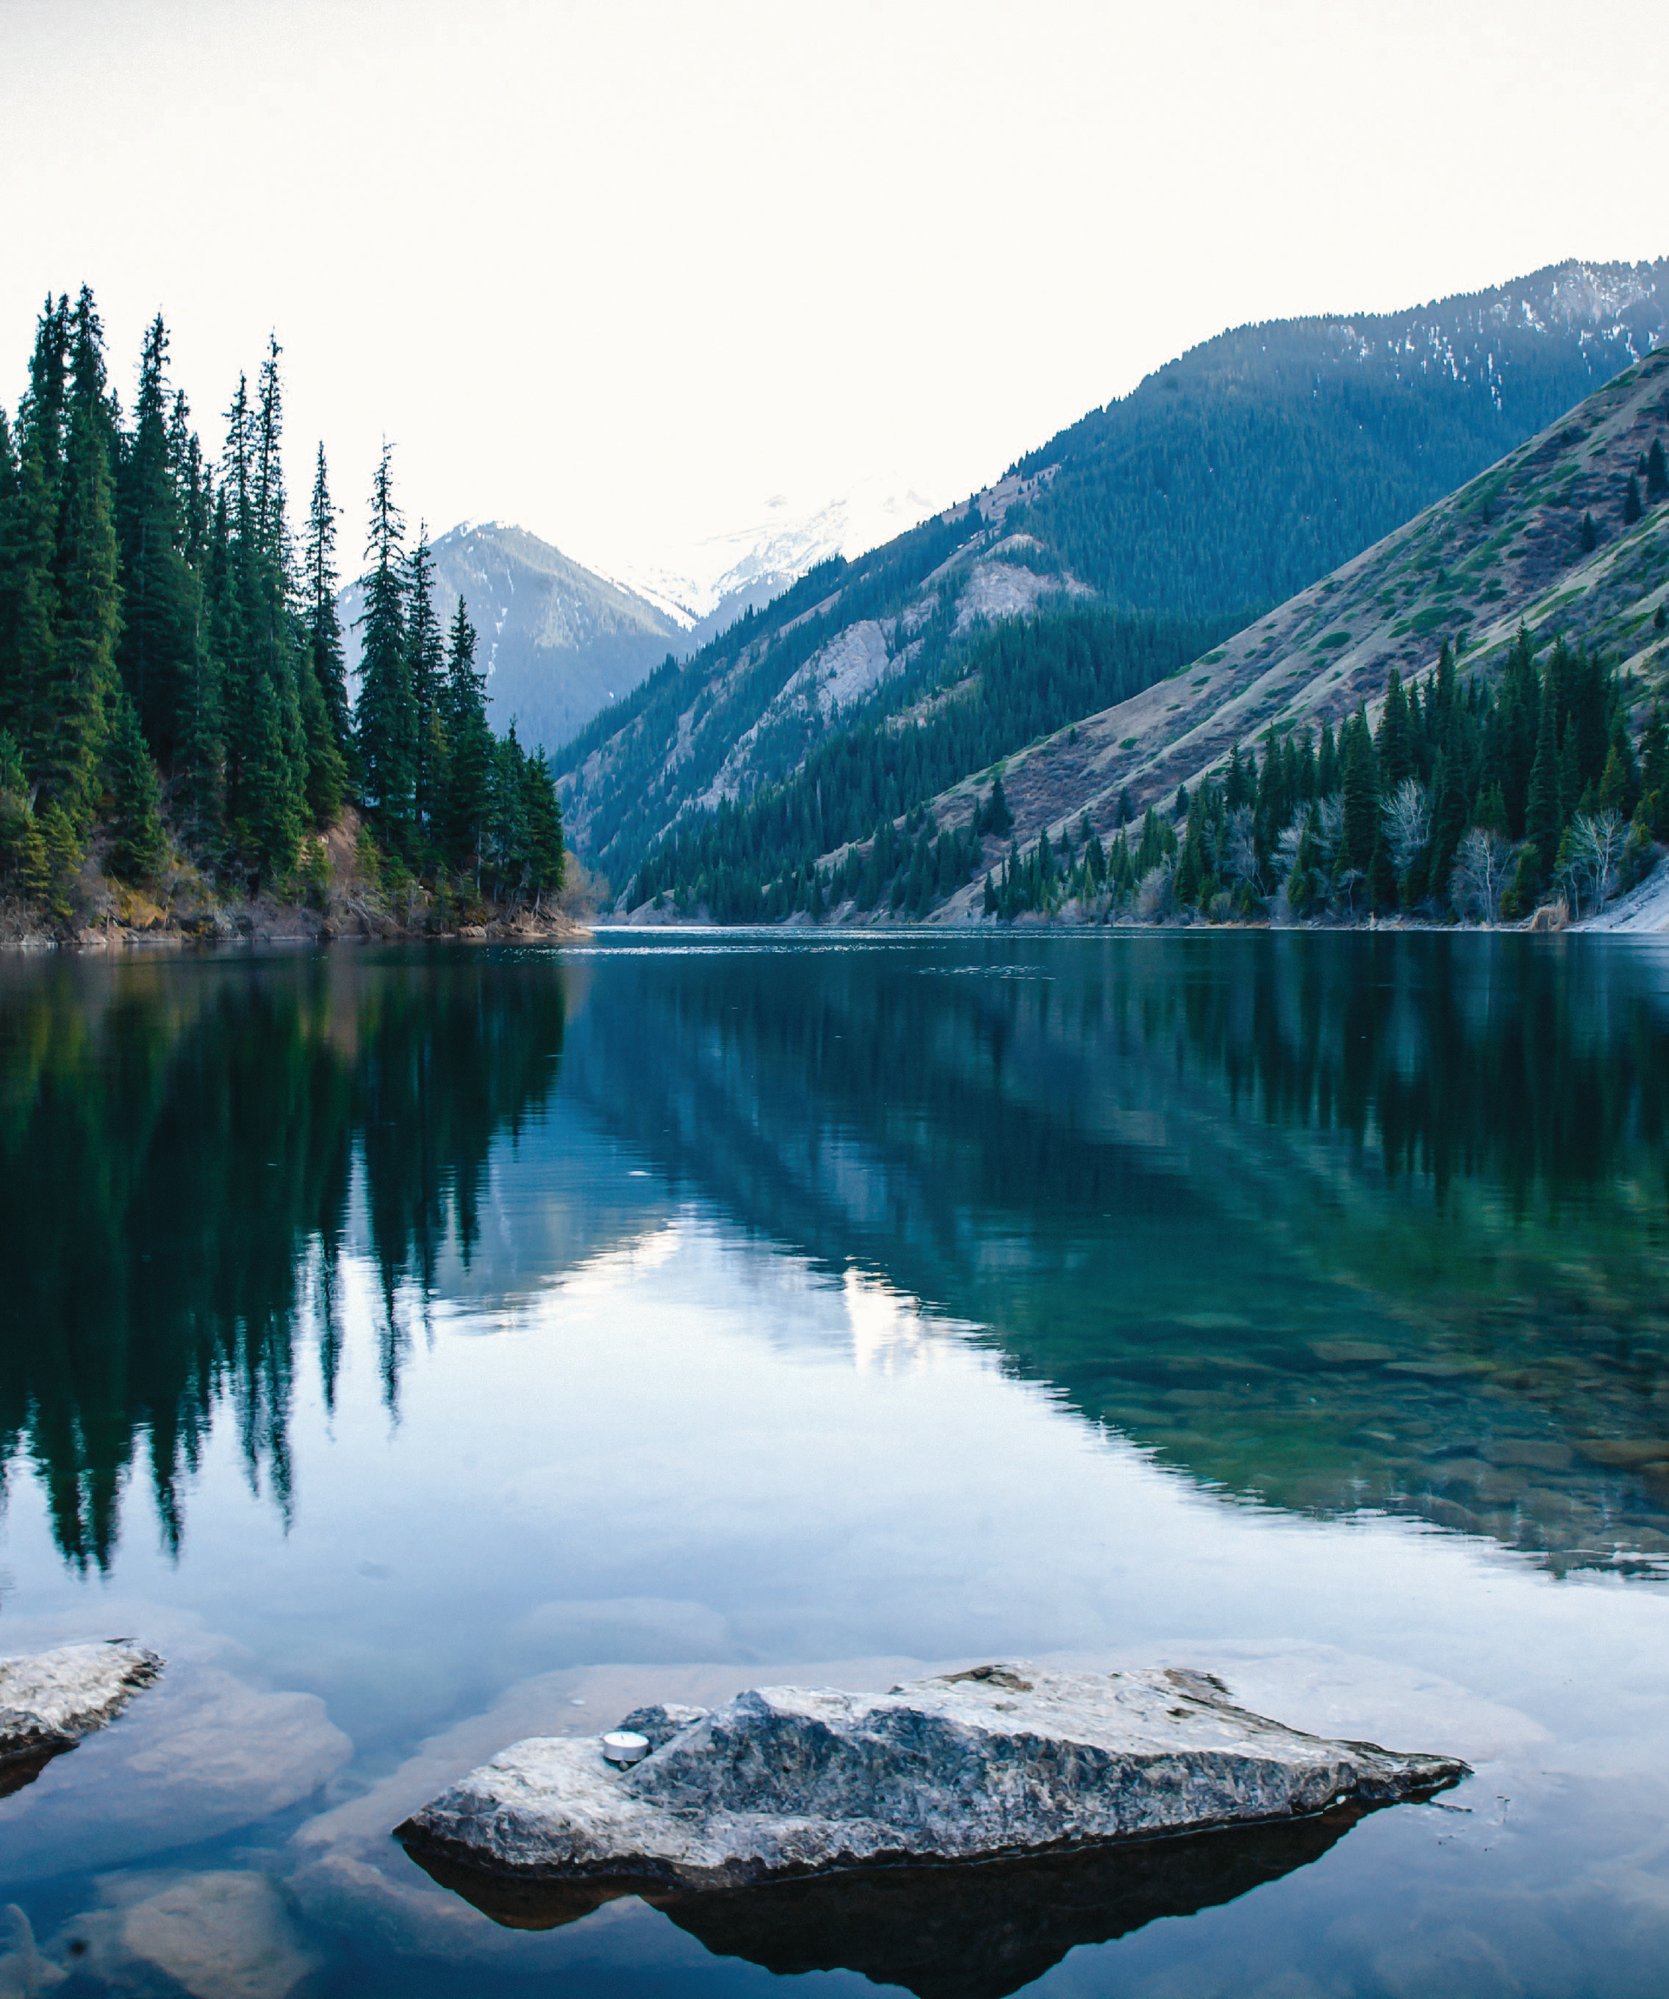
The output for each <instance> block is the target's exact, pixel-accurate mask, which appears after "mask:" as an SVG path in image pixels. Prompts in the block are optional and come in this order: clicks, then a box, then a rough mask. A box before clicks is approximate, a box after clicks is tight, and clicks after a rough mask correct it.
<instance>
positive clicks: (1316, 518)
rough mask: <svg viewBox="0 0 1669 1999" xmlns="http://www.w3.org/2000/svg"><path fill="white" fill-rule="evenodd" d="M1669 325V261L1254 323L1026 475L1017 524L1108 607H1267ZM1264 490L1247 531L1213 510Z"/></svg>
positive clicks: (1545, 420)
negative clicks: (1340, 314) (1032, 483)
mask: <svg viewBox="0 0 1669 1999" xmlns="http://www.w3.org/2000/svg"><path fill="white" fill-rule="evenodd" d="M1666 329H1669V260H1665V261H1660V262H1658V263H1654V264H1636V265H1629V264H1607V265H1587V264H1578V263H1567V264H1560V265H1557V266H1555V267H1553V268H1552V269H1550V270H1546V271H1541V272H1538V273H1537V274H1536V275H1535V276H1533V277H1530V278H1523V279H1519V280H1518V281H1516V282H1515V283H1512V284H1509V285H1502V286H1498V287H1496V288H1495V289H1494V290H1492V291H1487V292H1479V293H1474V294H1469V295H1467V296H1464V297H1460V298H1452V299H1445V300H1443V301H1441V302H1439V303H1437V304H1434V305H1427V306H1419V307H1415V308H1413V309H1411V310H1409V311H1406V312H1398V313H1384V314H1378V315H1375V316H1371V317H1363V318H1342V319H1294V320H1284V321H1277V322H1275V323H1273V324H1269V325H1263V326H1249V327H1241V328H1238V329H1237V330H1235V331H1234V332H1231V333H1224V334H1220V335H1219V336H1218V337H1217V338H1216V339H1215V340H1208V341H1206V342H1205V344H1204V345H1203V346H1200V347H1196V348H1194V349H1193V350H1192V351H1191V352H1189V353H1187V354H1185V355H1183V356H1182V358H1181V359H1180V360H1177V361H1173V362H1171V363H1170V364H1169V365H1168V366H1167V367H1164V368H1161V369H1159V370H1158V371H1157V372H1156V373H1155V374H1153V375H1150V376H1149V377H1148V378H1147V380H1146V381H1145V382H1143V383H1142V384H1141V386H1140V387H1139V388H1138V389H1137V390H1136V391H1135V392H1134V394H1132V395H1129V396H1126V397H1124V398H1123V399H1122V400H1121V401H1119V402H1116V403H1111V404H1109V405H1108V406H1107V408H1105V409H1102V410H1097V411H1094V412H1093V413H1092V414H1091V415H1089V416H1087V417H1085V418H1083V420H1082V421H1081V422H1079V423H1077V424H1074V425H1073V426H1072V427H1071V429H1069V430H1066V431H1063V432H1062V433H1061V434H1060V435H1059V436H1058V437H1056V438H1054V439H1053V440H1052V441H1051V442H1050V443H1048V444H1046V445H1045V446H1043V448H1042V449H1041V450H1039V451H1035V452H1033V453H1031V454H1030V456H1028V457H1027V458H1024V459H1022V460H1021V462H1020V464H1019V465H1018V467H1016V470H1017V471H1019V472H1020V473H1022V474H1038V473H1043V472H1045V471H1046V469H1047V468H1049V467H1051V466H1052V467H1054V468H1055V470H1054V471H1053V473H1052V474H1051V475H1050V476H1049V477H1048V479H1047V482H1046V483H1045V484H1044V485H1043V486H1042V488H1041V489H1040V490H1039V491H1038V493H1037V495H1036V497H1035V499H1034V500H1033V501H1032V502H1031V504H1030V505H1029V506H1028V507H1027V508H1026V509H1025V511H1024V513H1023V515H1022V516H1021V517H1020V519H1019V520H1017V521H1016V522H1015V523H1014V525H1017V526H1024V527H1026V528H1028V529H1029V530H1030V531H1031V532H1032V533H1034V534H1036V535H1037V536H1038V537H1039V538H1040V539H1041V540H1043V541H1044V542H1045V543H1046V544H1047V545H1048V546H1049V547H1051V548H1053V549H1056V550H1058V551H1059V554H1060V556H1061V559H1062V561H1063V562H1065V563H1066V564H1067V565H1068V566H1069V567H1070V568H1071V569H1072V570H1073V571H1074V572H1075V573H1076V574H1078V575H1079V576H1081V577H1083V578H1084V580H1085V581H1086V582H1087V583H1089V584H1091V585H1092V586H1093V587H1094V588H1096V589H1097V590H1099V591H1101V592H1103V593H1104V594H1105V595H1106V596H1107V597H1108V598H1109V599H1110V600H1111V601H1112V602H1114V603H1120V604H1129V605H1136V606H1154V605H1160V604H1164V605H1168V606H1176V607H1178V608H1181V607H1184V606H1186V607H1187V608H1190V609H1198V610H1205V611H1229V610H1235V609H1238V608H1239V607H1240V606H1242V605H1246V604H1252V603H1265V604H1268V603H1276V602H1279V601H1280V600H1281V599H1282V598H1284V597H1287V596H1290V595H1291V594H1292V592H1293V591H1294V590H1297V589H1300V588H1302V586H1303V585H1304V584H1306V583H1309V582H1312V581H1313V580H1314V579H1315V578H1316V577H1318V576H1321V575H1324V574H1325V573H1326V572H1327V571H1328V570H1329V569H1332V568H1333V567H1335V566H1336V565H1337V564H1338V563H1340V562H1342V561H1343V560H1344V559H1345V558H1346V557H1347V556H1349V555H1352V554H1354V553H1355V552H1356V550H1357V549H1359V548H1362V547H1364V546H1366V545H1367V543H1368V542H1370V541H1373V540H1374V539H1376V538H1377V536H1379V535H1380V534H1383V533H1384V532H1385V530H1386V529H1387V528H1389V527H1391V526H1393V525H1394V524H1395V523H1397V522H1399V521H1404V520H1407V519H1408V518H1409V517H1410V516H1411V515H1412V514H1414V513H1416V512H1418V510H1419V509H1420V508H1421V507H1423V506H1426V505H1428V504H1429V503H1430V502H1431V501H1432V500H1434V499H1435V498H1437V496H1438V495H1439V494H1440V493H1446V492H1451V491H1453V489H1454V488H1455V487H1456V486H1459V485H1460V484H1461V483H1462V482H1463V481H1465V480H1467V479H1469V478H1471V477H1472V476H1473V474H1474V473H1476V472H1478V471H1480V470H1482V468H1483V467H1484V466H1486V465H1488V464H1491V463H1492V462H1493V461H1494V460H1495V459H1497V458H1499V457H1501V456H1502V454H1503V453H1505V452H1506V451H1509V450H1510V449H1511V448H1512V447H1513V446H1514V445H1515V444H1518V443H1519V442H1521V441H1522V440H1523V439H1524V438H1526V437H1529V436H1532V435H1533V434H1534V433H1535V432H1536V431H1538V430H1540V429H1542V428H1543V427H1544V426H1545V425H1547V424H1550V423H1551V422H1552V421H1553V420H1554V418H1555V417H1557V416H1558V415H1560V414H1561V412H1563V411H1564V410H1567V409H1569V408H1570V407H1571V406H1572V405H1573V404H1575V403H1577V402H1580V401H1581V400H1582V398H1583V397H1584V396H1585V395H1587V394H1588V393H1589V391H1590V390H1592V389H1596V388H1598V387H1599V386H1600V384H1601V383H1603V382H1606V381H1609V380H1610V378H1611V377H1612V376H1613V375H1615V374H1616V373H1617V372H1618V370H1619V369H1622V368H1625V367H1627V366H1628V364H1629V363H1630V362H1632V361H1636V360H1638V359H1639V358H1640V357H1641V356H1642V355H1643V354H1647V353H1650V352H1651V351H1652V350H1653V349H1654V348H1656V347H1660V346H1662V345H1663V344H1664V342H1665V338H1666ZM1247 478H1253V479H1259V480H1262V481H1263V482H1264V491H1263V493H1262V494H1261V495H1260V496H1259V497H1260V498H1261V499H1262V500H1263V502H1264V504H1263V505H1262V506H1260V507H1257V508H1255V509H1254V510H1253V512H1252V515H1251V517H1250V518H1249V519H1242V518H1241V517H1239V515H1238V514H1237V513H1236V511H1235V510H1234V509H1232V508H1229V509H1225V508H1224V507H1223V504H1222V499H1221V495H1222V493H1223V490H1224V488H1225V487H1226V486H1227V485H1228V484H1229V483H1230V482H1234V481H1240V480H1243V479H1247Z"/></svg>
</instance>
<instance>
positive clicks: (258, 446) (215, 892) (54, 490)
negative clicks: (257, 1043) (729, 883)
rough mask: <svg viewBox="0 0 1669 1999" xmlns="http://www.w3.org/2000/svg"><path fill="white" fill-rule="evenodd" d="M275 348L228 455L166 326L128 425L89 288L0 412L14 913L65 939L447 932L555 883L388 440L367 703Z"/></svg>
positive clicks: (329, 515)
mask: <svg viewBox="0 0 1669 1999" xmlns="http://www.w3.org/2000/svg"><path fill="white" fill-rule="evenodd" d="M281 353H282V350H281V348H280V346H279V343H278V341H277V339H276V337H274V338H273V339H271V340H270V342H269V344H268V348H267V351H266V354H265V355H264V356H263V357H262V359H261V362H260V365H259V367H258V369H257V370H256V373H255V377H254V380H253V382H252V383H251V381H250V380H249V379H248V378H247V377H240V379H239V380H238V382H237V385H236V388H235V390H234V392H233V394H232V397H231V400H230V403H229V406H228V408H227V410H226V415H225V430H224V439H223V442H222V443H221V444H220V446H219V448H218V451H215V450H214V449H213V448H212V447H209V446H205V444H204V443H203V442H202V439H201V437H200V435H199V432H198V430H197V428H196V426H195V423H194V419H193V413H192V409H191V406H190V404H189V403H188V401H187V398H186V395H185V392H184V391H183V389H180V388H178V387H176V386H175V385H174V383H173V381H172V379H171V376H170V371H169V336H168V331H167V328H166V326H165V324H164V322H163V320H162V318H161V316H160V315H159V316H158V317H157V318H156V319H155V320H154V321H153V322H152V323H151V325H150V327H149V329H148V330H147V332H146V334H145V338H144V344H143V349H142V351H141V353H140V355H139V361H138V372H137V380H136V383H135V386H134V390H133V394H132V400H131V404H130V405H128V406H124V402H123V399H122V396H121V394H120V393H119V391H118V389H117V387H116V385H115V380H114V377H113V372H112V367H111V363H110V359H109V356H108V354H107V352H106V344H105V339H104V335H103V330H102V327H101V324H100V319H99V313H98V308H97V305H96V303H95V301H94V298H93V295H92V293H91V291H90V290H88V289H85V288H84V289H83V290H82V291H81V292H80V294H79V295H78V296H77V297H76V298H75V299H74V300H73V302H72V301H71V300H70V298H69V297H68V296H67V295H66V296H60V297H58V298H57V299H51V298H49V299H48V300H47V302H46V304H45V306H44V307H43V309H42V311H41V314H40V318H39V321H38V324H37V327H36V332H35V339H34V346H33V351H32V352H31V354H30V355H29V358H28V372H27V388H26V390H25V392H24V393H23V395H22V397H21V399H20V401H19V403H18V406H17V409H16V411H15V413H14V414H8V413H7V412H6V411H5V410H3V409H0V896H9V897H11V898H13V899H15V900H18V901H21V902H22V903H23V904H24V905H25V906H27V907H29V908H31V909H32V910H34V911H35V912H36V913H37V914H38V915H39V916H40V917H41V918H43V919H44V920H46V921H48V922H66V921H68V920H69V919H71V918H72V917H77V916H79V917H82V918H85V917H86V916H87V915H88V914H89V913H96V912H97V910H98V908H99V907H101V906H102V907H103V908H104V909H107V910H109V911H110V912H111V913H113V914H119V915H120V916H121V917H122V918H123V920H126V921H130V922H132V921H135V920H137V921H138V923H139V925H140V927H143V926H144V921H145V918H144V914H143V913H144V912H145V911H147V910H149V912H150V914H151V917H152V919H153V920H155V918H156V915H157V913H158V912H159V910H160V909H161V908H162V907H163V906H167V907H169V908H171V909H173V910H175V911H177V912H180V911H183V912H185V916H184V921H183V923H182V927H185V928H188V929H189V928H193V927H196V928H199V929H201V930H202V931H204V932H205V934H213V933H215V932H216V931H217V930H223V929H224V927H225V925H226V922H227V918H226V914H225V912H226V910H227V909H228V908H236V907H237V906H239V905H242V904H247V902H248V901H249V900H250V899H251V898H254V897H257V896H259V897H262V898H265V899H266V900H267V901H269V902H275V903H279V904H293V905H296V906H300V907H305V906H311V907H312V908H314V909H315V910H322V909H324V908H325V907H326V906H327V905H330V904H334V903H339V902H343V901H345V902H346V903H347V904H348V906H349V907H350V908H352V909H354V910H356V911H357V912H358V913H360V914H361V915H365V914H372V915H375V916H377V917H378V918H380V919H381V921H382V922H383V923H384V924H393V925H395V926H397V927H402V928H409V929H415V930H423V929H431V928H434V929H446V928H455V927H458V926H461V925H464V924H469V923H483V922H486V921H488V920H489V919H491V918H492V917H493V916H495V915H498V914H500V913H502V912H505V911H508V910H514V909H527V908H538V907H539V906H540V905H541V904H542V900H543V898H545V897H546V896H548V895H550V894H552V893H553V892H554V891H556V890H557V889H559V888H560V886H561V884H562V880H563V874H564V861H565V855H564V846H563V836H562V819H561V812H560V809H559V806H558V803H557V798H556V792H555V787H554V785H553V783H552V780H551V776H550V773H549V771H548V769H547V767H546V764H545V760H544V756H543V754H542V752H541V751H539V750H536V749H532V748H529V747H528V746H525V745H523V744H522V743H520V742H518V740H517V738H516V733H515V730H514V727H513V726H512V727H511V728H510V729H509V730H508V731H507V732H506V733H505V734H504V735H503V736H502V737H499V736H496V735H495V734H494V731H493V729H492V727H491V725H490V721H489V712H488V698H487V693H486V683H485V676H484V674H483V672H482V671H481V669H480V667H479V665H478V662H477V646H476V634H475V632H474V630H473V629H472V627H471V624H470V621H469V618H468V616H467V615H466V612H465V609H464V605H463V603H462V600H461V599H460V600H459V602H458V603H457V604H456V606H452V605H447V604H443V603H439V602H437V601H436V593H435V586H434V575H433V565H432V562H431V558H430V553H429V546H428V539H427V535H426V533H425V532H424V531H423V530H422V529H419V530H418V531H417V533H416V534H412V533H411V532H410V531H409V530H408V527H407V524H406V523H405V521H404V519H403V518H402V515H401V512H400V509H399V506H398V504H397V502H396V499H395V490H394V478H393V470H392V456H393V454H392V451H391V449H390V448H389V447H388V446H386V445H385V446H384V449H383V453H382V458H381V462H380V464H379V465H378V468H377V472H376V478H375V482H374V486H373V490H372V493H371V495H370V506H369V510H368V517H367V532H366V540H365V546H364V559H365V568H366V574H367V586H366V610H365V615H364V618H363V621H362V627H361V630H360V634H359V637H360V648H361V667H360V671H359V674H358V676H357V687H356V686H355V685H354V684H353V681H352V677H351V676H350V673H349V668H348V657H347V647H346V644H345V634H344V632H343V630H342V627H341V623H340V619H339V615H338V610H337V593H338V588H339V584H340V575H339V564H340V562H341V560H342V559H343V557H342V554H341V551H340V544H341V542H342V539H343V536H344V533H345V530H344V528H343V526H342V522H341V511H340V509H339V508H338V506H337V505H336V503H335V501H334V500H333V498H332V494H331V490H330V485H329V480H328V473H327V467H326V463H325V455H324V450H323V447H322V446H321V447H320V449H319V452H318V455H317V459H316V464H315V471H314V476H313V479H312V483H311V488H310V490H309V492H308V494H307V500H306V506H305V510H304V511H303V512H302V514H301V517H300V519H299V521H297V520H293V519H292V514H291V508H290V505H289V502H288V497H287V495H286V492H285V485H284V473H283V464H282V445H283V435H284V399H283V380H282V374H281V369H280V358H281ZM349 559H351V556H350V558H349Z"/></svg>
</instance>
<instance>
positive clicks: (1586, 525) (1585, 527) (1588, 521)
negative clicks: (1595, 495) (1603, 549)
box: [1578, 514, 1599, 555]
mask: <svg viewBox="0 0 1669 1999" xmlns="http://www.w3.org/2000/svg"><path fill="white" fill-rule="evenodd" d="M1578 539H1579V540H1580V542H1581V544H1582V553H1583V554H1584V555H1592V554H1593V552H1594V550H1595V549H1596V548H1598V547H1599V523H1598V522H1597V521H1596V520H1595V519H1594V517H1593V515H1592V514H1584V515H1583V516H1582V532H1581V534H1580V536H1579V537H1578Z"/></svg>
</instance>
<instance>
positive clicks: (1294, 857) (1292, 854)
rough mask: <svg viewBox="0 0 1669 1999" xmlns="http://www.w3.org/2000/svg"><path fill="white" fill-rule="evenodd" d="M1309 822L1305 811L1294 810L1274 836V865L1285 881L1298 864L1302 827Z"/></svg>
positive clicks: (1301, 842) (1302, 835) (1302, 840)
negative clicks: (1275, 856)
mask: <svg viewBox="0 0 1669 1999" xmlns="http://www.w3.org/2000/svg"><path fill="white" fill-rule="evenodd" d="M1309 823H1310V816H1309V814H1308V813H1307V812H1303V811H1299V812H1295V813H1294V814H1293V815H1292V817H1291V819H1289V820H1288V821H1287V823H1286V825H1284V826H1283V827H1282V828H1281V830H1280V832H1279V833H1278V834H1277V835H1276V838H1275V852H1276V854H1277V856H1278V857H1279V858H1278V859H1277V861H1276V866H1277V867H1278V869H1279V870H1280V875H1281V879H1282V881H1285V880H1286V878H1287V877H1288V875H1290V874H1291V873H1292V871H1293V869H1294V868H1295V867H1297V865H1298V849H1299V848H1300V847H1301V846H1303V844H1304V829H1305V828H1306V827H1307V826H1308V825H1309Z"/></svg>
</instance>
